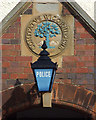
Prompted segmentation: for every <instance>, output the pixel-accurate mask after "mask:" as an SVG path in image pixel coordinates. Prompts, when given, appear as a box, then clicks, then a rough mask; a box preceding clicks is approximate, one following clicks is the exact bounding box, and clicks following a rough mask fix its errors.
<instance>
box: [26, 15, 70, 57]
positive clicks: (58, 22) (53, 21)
mask: <svg viewBox="0 0 96 120" xmlns="http://www.w3.org/2000/svg"><path fill="white" fill-rule="evenodd" d="M45 23H46V24H47V23H48V24H50V25H49V26H47V28H46V29H47V31H48V30H49V29H48V27H50V26H51V27H52V25H55V26H57V28H58V31H60V34H59V37H57V36H58V35H57V36H56V35H53V33H54V30H53V31H52V35H53V37H54V39H55V38H56V37H57V40H56V43H58V45H57V46H56V47H49V48H48V49H49V52H50V51H52V54H51V56H55V55H57V54H59V53H60V52H62V51H63V50H64V48H65V46H66V43H67V40H68V27H67V25H66V24H65V23H64V20H62V19H61V18H60V16H56V15H52V14H43V15H40V16H37V17H35V18H34V19H32V20H31V21H30V22H29V24H28V26H27V27H26V32H25V41H26V43H27V46H28V47H29V49H30V50H31V51H32V52H33V53H35V54H36V55H38V54H39V52H37V51H36V50H37V49H41V48H40V46H38V41H36V39H37V38H36V37H37V36H36V35H35V36H34V35H33V34H34V32H37V31H38V29H41V28H43V26H44V24H45ZM40 25H43V26H40ZM38 26H39V27H38ZM45 27H46V26H44V29H45ZM51 27H50V29H51ZM57 28H56V27H55V28H54V29H55V32H56V29H57ZM44 29H43V30H42V31H43V35H44V32H45V31H44ZM52 29H53V28H52ZM42 31H41V33H42ZM50 31H51V30H50ZM50 31H49V32H50ZM41 33H39V36H41V35H40V34H41ZM48 35H50V34H48ZM52 35H50V36H52ZM53 37H52V38H53ZM35 38H36V39H35ZM41 38H42V39H43V37H42V36H41ZM46 38H47V40H49V38H48V36H47V37H46ZM59 39H60V40H59ZM39 41H40V40H39ZM51 43H53V41H52V39H51ZM50 48H51V50H50Z"/></svg>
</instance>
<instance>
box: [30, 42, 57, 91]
mask: <svg viewBox="0 0 96 120" xmlns="http://www.w3.org/2000/svg"><path fill="white" fill-rule="evenodd" d="M41 48H42V49H43V50H42V51H41V52H40V54H39V55H40V57H39V58H38V60H37V61H36V62H34V63H31V68H32V70H33V74H34V78H35V82H36V84H37V89H38V92H51V90H52V86H53V82H54V78H55V73H56V70H57V62H56V63H53V62H52V61H51V59H50V58H49V57H48V55H49V53H48V52H47V51H46V49H47V45H46V42H45V41H44V43H43V45H42V47H41Z"/></svg>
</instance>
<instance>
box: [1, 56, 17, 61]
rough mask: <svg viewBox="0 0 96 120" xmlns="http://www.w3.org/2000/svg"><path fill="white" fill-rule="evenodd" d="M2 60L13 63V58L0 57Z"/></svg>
mask: <svg viewBox="0 0 96 120" xmlns="http://www.w3.org/2000/svg"><path fill="white" fill-rule="evenodd" d="M2 60H3V61H15V57H12V56H11V57H9V56H5V57H2Z"/></svg>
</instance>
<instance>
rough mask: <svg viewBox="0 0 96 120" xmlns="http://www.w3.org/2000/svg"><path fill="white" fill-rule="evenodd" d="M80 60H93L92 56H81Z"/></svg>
mask: <svg viewBox="0 0 96 120" xmlns="http://www.w3.org/2000/svg"><path fill="white" fill-rule="evenodd" d="M81 60H82V61H94V56H82V57H81Z"/></svg>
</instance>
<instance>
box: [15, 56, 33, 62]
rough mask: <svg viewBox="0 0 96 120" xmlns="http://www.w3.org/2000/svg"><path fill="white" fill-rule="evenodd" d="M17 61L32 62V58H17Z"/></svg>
mask: <svg viewBox="0 0 96 120" xmlns="http://www.w3.org/2000/svg"><path fill="white" fill-rule="evenodd" d="M16 61H32V57H26V56H17V57H16Z"/></svg>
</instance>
